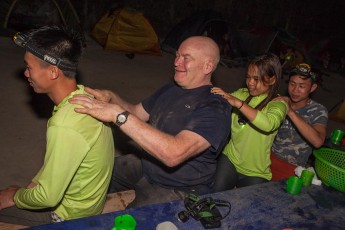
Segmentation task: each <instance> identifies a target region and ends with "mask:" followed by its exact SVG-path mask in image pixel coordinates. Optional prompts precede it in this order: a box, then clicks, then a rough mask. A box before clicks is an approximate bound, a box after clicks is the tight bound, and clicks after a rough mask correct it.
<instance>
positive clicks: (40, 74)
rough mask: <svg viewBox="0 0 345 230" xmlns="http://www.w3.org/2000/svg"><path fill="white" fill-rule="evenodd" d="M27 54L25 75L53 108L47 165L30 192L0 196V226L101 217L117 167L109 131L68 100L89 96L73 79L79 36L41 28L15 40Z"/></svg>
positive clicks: (14, 189) (11, 190) (17, 190)
mask: <svg viewBox="0 0 345 230" xmlns="http://www.w3.org/2000/svg"><path fill="white" fill-rule="evenodd" d="M14 41H15V43H16V44H17V45H20V46H22V47H24V48H25V50H26V53H25V56H24V61H25V63H26V69H25V72H24V75H25V77H27V79H28V82H29V84H30V86H31V87H32V88H33V90H34V91H35V92H36V93H45V94H47V95H48V96H49V97H50V99H51V100H52V101H53V102H54V104H55V107H54V111H53V116H52V117H51V118H50V119H49V121H48V125H47V146H46V154H45V159H44V164H43V166H42V168H41V169H40V170H39V172H38V173H37V175H36V176H35V177H34V178H33V179H32V181H31V182H30V183H29V184H28V186H27V187H26V188H20V187H19V186H10V187H8V188H7V189H4V190H3V191H0V210H1V211H0V222H7V223H15V224H21V225H28V226H35V225H41V224H47V223H51V222H60V221H63V220H69V219H75V218H80V217H86V216H91V215H95V214H100V213H101V212H102V209H103V206H104V203H105V199H106V193H107V189H108V186H109V182H110V178H111V173H112V169H113V164H114V141H113V137H112V132H111V129H110V127H109V126H108V125H107V124H106V123H103V122H100V121H99V120H96V119H94V118H92V117H90V116H88V115H84V114H79V113H76V112H74V108H75V107H76V106H75V105H72V104H70V103H69V102H68V99H70V98H71V97H73V95H75V94H85V93H86V92H85V91H84V87H83V86H82V85H77V82H76V79H75V75H76V70H77V65H78V61H79V58H80V56H81V53H82V49H83V44H82V39H81V38H80V36H78V34H76V33H73V32H71V31H67V30H64V29H62V28H60V27H56V26H53V27H42V28H40V29H37V30H34V31H31V32H28V33H26V34H17V35H16V36H15V37H14Z"/></svg>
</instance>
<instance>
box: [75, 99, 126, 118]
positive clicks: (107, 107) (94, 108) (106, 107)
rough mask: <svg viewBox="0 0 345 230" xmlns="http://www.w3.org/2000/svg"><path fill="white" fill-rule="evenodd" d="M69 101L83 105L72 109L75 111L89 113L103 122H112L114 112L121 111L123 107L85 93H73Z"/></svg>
mask: <svg viewBox="0 0 345 230" xmlns="http://www.w3.org/2000/svg"><path fill="white" fill-rule="evenodd" d="M69 102H70V103H71V104H76V105H81V106H82V107H83V108H75V109H74V110H75V111H76V112H78V113H84V114H89V115H90V116H92V117H94V118H96V119H98V120H101V121H105V122H113V121H114V120H115V114H118V113H121V112H123V109H122V108H121V107H120V106H118V105H115V104H110V103H107V102H104V101H100V100H97V99H95V98H92V97H90V96H87V95H85V94H77V95H74V96H73V97H72V98H71V99H69Z"/></svg>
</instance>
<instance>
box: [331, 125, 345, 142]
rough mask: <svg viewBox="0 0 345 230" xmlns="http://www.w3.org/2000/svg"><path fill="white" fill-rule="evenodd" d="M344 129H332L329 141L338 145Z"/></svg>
mask: <svg viewBox="0 0 345 230" xmlns="http://www.w3.org/2000/svg"><path fill="white" fill-rule="evenodd" d="M343 136H344V131H343V130H340V129H335V130H333V132H332V134H331V142H332V143H333V144H335V145H339V144H340V142H341V139H343Z"/></svg>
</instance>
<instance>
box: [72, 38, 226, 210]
mask: <svg viewBox="0 0 345 230" xmlns="http://www.w3.org/2000/svg"><path fill="white" fill-rule="evenodd" d="M218 62H219V48H218V46H217V44H216V43H215V42H214V41H213V40H212V39H210V38H208V37H203V36H196V37H190V38H187V39H186V40H185V41H183V42H182V44H181V45H180V47H179V49H178V50H177V52H176V58H175V62H174V66H175V75H174V82H172V83H170V84H167V85H165V86H163V87H162V88H161V89H159V90H158V91H157V92H155V93H154V94H153V95H151V96H150V97H148V98H146V99H145V100H143V101H142V102H141V103H139V104H136V105H134V104H130V103H128V102H126V101H124V100H123V99H121V98H120V97H119V96H118V95H117V94H115V93H113V92H111V91H108V90H94V89H89V88H88V89H86V90H87V92H89V93H90V94H92V95H93V96H94V97H95V98H91V97H88V96H84V95H76V96H74V97H73V98H72V99H71V100H70V102H71V103H74V104H79V105H81V106H82V107H83V108H80V109H76V111H77V112H79V113H85V114H89V115H91V116H93V117H95V118H97V119H99V120H102V121H108V122H113V123H115V124H116V125H117V126H118V127H119V128H120V129H121V130H122V131H123V132H124V133H125V134H127V135H128V136H129V137H130V138H132V139H133V140H134V141H135V142H136V143H137V144H138V145H140V147H141V148H142V150H143V151H142V152H141V153H139V154H136V155H134V154H127V155H124V156H121V157H117V158H116V161H115V166H114V172H113V177H112V182H111V185H110V188H109V191H110V192H118V191H123V190H128V189H134V190H135V192H136V197H135V200H134V201H133V202H132V203H131V204H130V205H129V206H128V207H131V208H132V207H139V206H143V205H146V204H152V203H160V202H166V201H171V200H177V199H183V198H184V197H185V194H186V193H195V194H198V195H202V194H206V193H210V192H211V191H212V186H213V183H214V175H215V171H216V158H217V156H218V154H219V152H220V151H221V149H222V147H223V146H224V144H225V143H226V140H227V137H228V134H229V132H230V120H231V119H230V115H231V106H230V105H229V103H227V101H226V100H224V99H223V98H222V97H221V96H219V95H214V94H212V93H211V88H212V87H213V86H212V83H211V77H212V73H213V72H214V71H215V69H216V68H217V65H218ZM128 207H127V208H128Z"/></svg>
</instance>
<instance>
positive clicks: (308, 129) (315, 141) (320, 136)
mask: <svg viewBox="0 0 345 230" xmlns="http://www.w3.org/2000/svg"><path fill="white" fill-rule="evenodd" d="M288 116H289V117H290V119H291V121H292V122H293V123H294V124H295V126H296V128H297V129H298V131H299V132H300V133H301V135H302V136H303V137H304V138H305V139H306V140H307V141H308V142H309V143H310V144H311V145H312V146H314V147H316V148H318V147H320V146H321V145H322V144H323V142H324V140H325V136H326V127H321V126H319V127H318V128H316V127H314V126H312V125H310V124H308V123H307V122H306V121H305V120H304V119H303V118H302V117H301V116H299V115H298V114H297V113H296V112H295V111H293V110H291V111H289V113H288Z"/></svg>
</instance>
